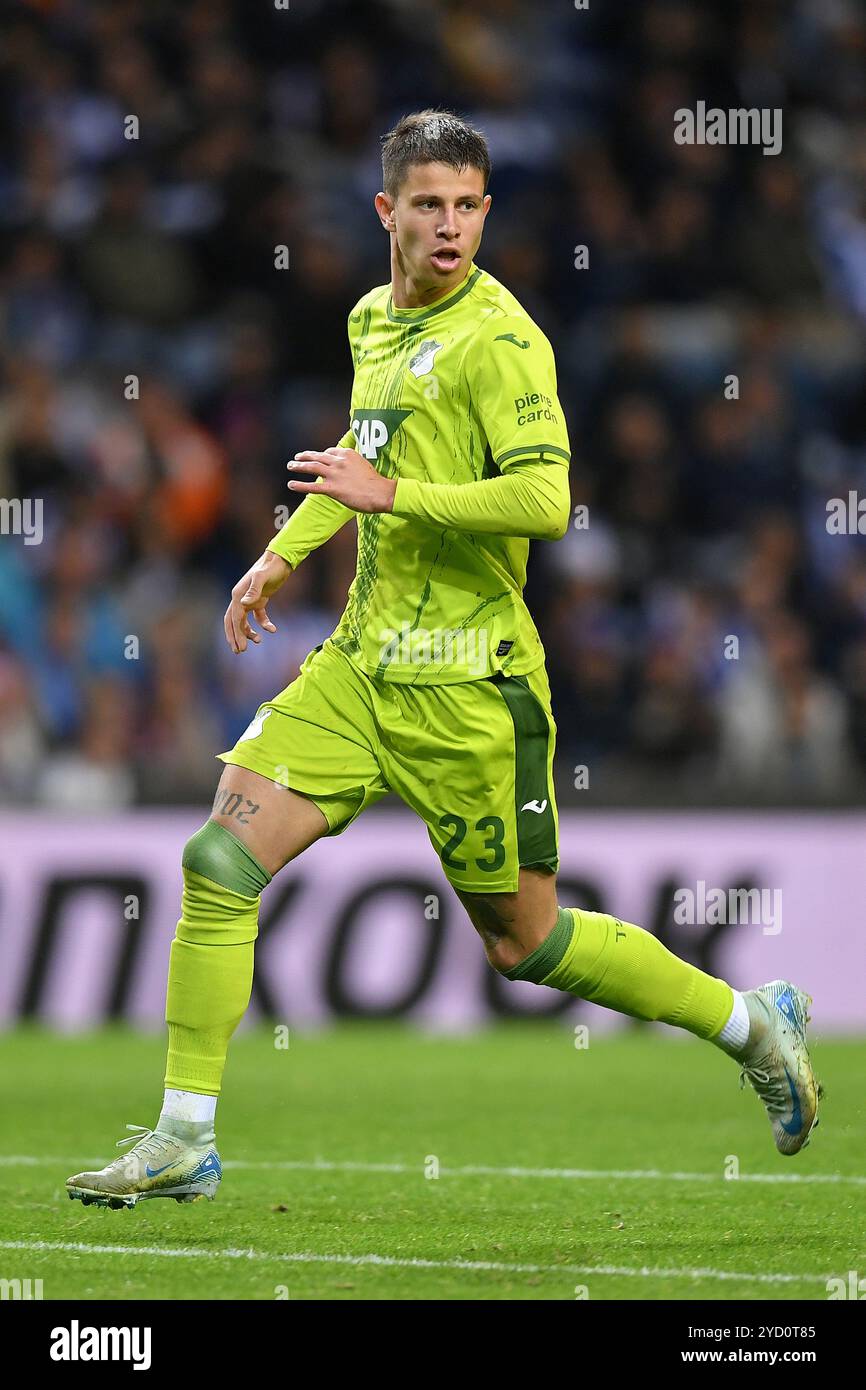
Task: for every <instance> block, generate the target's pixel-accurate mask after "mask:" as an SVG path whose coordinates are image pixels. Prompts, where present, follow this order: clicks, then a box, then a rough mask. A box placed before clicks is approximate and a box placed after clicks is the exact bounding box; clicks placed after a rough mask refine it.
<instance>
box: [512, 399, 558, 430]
mask: <svg viewBox="0 0 866 1390" xmlns="http://www.w3.org/2000/svg"><path fill="white" fill-rule="evenodd" d="M550 406H551V399H550V397H549V396H544V395H542V394H541V392H540V391H530V392H527V394H526V395H525V396H515V398H514V409H515V410H516V411H517V423H518V425H528V424H531V423H532V421H533V420H551V421H552V422H553V423H554V424H556V423H557V415H556V412H555V411H553V410H551V408H550Z"/></svg>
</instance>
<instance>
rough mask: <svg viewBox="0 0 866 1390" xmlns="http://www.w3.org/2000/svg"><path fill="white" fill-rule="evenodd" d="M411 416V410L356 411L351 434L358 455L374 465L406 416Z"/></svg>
mask: <svg viewBox="0 0 866 1390" xmlns="http://www.w3.org/2000/svg"><path fill="white" fill-rule="evenodd" d="M411 414H412V412H411V410H385V409H383V410H356V411H355V413H354V418H353V420H352V433H353V434H354V436H355V448H356V449H357V451H358V453H359V454H361V455H362V456H363V457H364V458H365V459H368V460H369V461H370V463H375V462H376V460H377V459H378V457H379V454H380V453H381V452H382V450H383V449H386V448H387V447H388V445H389V444H390V442H391V440H392V439H393V437H394V435H395V434H396V432H397V430H398V429H399V428H400V426H401V425H402V423H403V421H404V420H405V419H406V417H407V415H411Z"/></svg>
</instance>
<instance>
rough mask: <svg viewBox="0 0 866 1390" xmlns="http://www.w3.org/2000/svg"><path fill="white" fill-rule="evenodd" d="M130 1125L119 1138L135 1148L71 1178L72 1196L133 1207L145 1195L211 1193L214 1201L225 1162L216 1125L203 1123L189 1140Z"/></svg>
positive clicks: (189, 1197) (183, 1198)
mask: <svg viewBox="0 0 866 1390" xmlns="http://www.w3.org/2000/svg"><path fill="white" fill-rule="evenodd" d="M126 1128H127V1129H131V1130H135V1134H134V1135H129V1136H128V1137H127V1138H126V1139H118V1141H117V1147H118V1148H120V1147H121V1145H123V1144H132V1145H133V1148H131V1149H130V1151H129V1153H127V1154H123V1156H122V1157H121V1158H116V1159H115V1160H114V1162H113V1163H109V1164H108V1165H107V1166H106V1167H105V1168H100V1169H99V1170H98V1171H97V1172H94V1173H76V1174H75V1175H74V1176H73V1177H71V1178H67V1179H66V1190H67V1192H68V1193H69V1196H70V1197H71V1198H73V1199H76V1198H77V1199H79V1200H80V1201H81V1202H83V1203H84V1205H85V1206H90V1205H93V1206H97V1207H134V1206H135V1204H136V1202H140V1201H141V1200H142V1199H143V1198H145V1197H174V1199H175V1201H177V1202H194V1201H195V1200H196V1198H198V1197H207V1198H209V1199H210V1200H211V1201H213V1199H214V1197H215V1196H216V1190H217V1187H218V1186H219V1182H220V1178H221V1177H222V1165H221V1163H220V1159H219V1154H218V1153H217V1151H216V1148H215V1147H214V1134H213V1130H212V1129H210V1128H208V1129H203V1130H202V1133H201V1134H200V1135H199V1136H197V1137H196V1138H195V1139H193V1140H188V1139H181V1138H178V1137H177V1136H176V1135H174V1134H168V1133H166V1132H165V1131H163V1130H154V1129H146V1128H145V1127H144V1125H127V1126H126Z"/></svg>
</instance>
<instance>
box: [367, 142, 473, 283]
mask: <svg viewBox="0 0 866 1390" xmlns="http://www.w3.org/2000/svg"><path fill="white" fill-rule="evenodd" d="M380 196H381V197H382V198H383V200H384V201H385V202H386V203H387V205H388V206H389V208H390V220H391V221H392V222H393V227H392V228H391V230H393V232H394V234H395V236H396V239H397V249H398V255H399V258H400V262H401V268H402V270H403V273H404V275H406V277H407V278H409V279H411V280H412V282H413V284H414V286H415V288H416V289H417V290H424V289H430V288H433V287H436V288H438V289H439V290H440V291H441V292H442V293H443V294H444V293H446V292H447V291H448V290H450V289H453V288H454V286H456V285H459V284H460V281H461V280H465V278H466V276H467V274H468V272H469V262H470V261H471V260H472V258H473V256H474V255H475V253H476V251H477V250H478V247H479V245H480V243H481V233H482V230H483V228H484V219H485V217H486V216H487V210H488V208H489V207H490V194H489V193H488V194H486V195H485V193H484V177H483V175H482V173H481V171H480V169H471V168H466V169H463V170H462V172H460V173H458V172H457V171H456V170H455V169H451V168H449V166H448V165H447V164H412V165H410V167H409V169H408V170H407V173H406V177H405V178H404V180H403V183H402V184H401V186H400V191H399V193H398V194H397V198H396V200H393V201H392V200H391V199H389V198H387V196H386V195H380ZM377 204H378V199H377Z"/></svg>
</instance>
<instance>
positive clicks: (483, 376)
mask: <svg viewBox="0 0 866 1390" xmlns="http://www.w3.org/2000/svg"><path fill="white" fill-rule="evenodd" d="M349 343H350V347H351V351H352V360H353V362H354V366H355V379H354V385H353V389H352V404H351V411H350V428H349V430H348V432H347V433H346V434H345V435H344V436H343V438H342V439H341V440H340V444H342V445H344V446H349V447H351V448H354V449H357V451H358V452H359V453H360V454H362V455H363V456H364V457H365V458H366V459H369V461H370V462H371V463H372V464H374V466H375V467H376V468H377V469H378V471H379V472H380V473H382V474H383V475H384V476H385V477H389V478H396V479H397V480H398V481H397V489H396V494H395V497H394V506H393V511H391V512H387V513H356V512H354V511H352V510H351V509H350V508H349V507H345V506H344V505H343V504H342V503H340V502H337V501H335V500H334V499H333V498H330V497H325V496H323V495H322V494H315V493H314V494H310V495H308V496H307V497H305V498H304V501H303V502H302V503H301V505H300V506H299V507H298V508H297V510H296V511H295V512H294V513H293V514H292V516H291V517H290V518H289V520H288V521H287V523H286V525H285V526H284V527H283V528H282V530H281V531H280V532H279V534H278V535H277V536H275V537H274V539H273V540H272V541H270V542H269V544H268V549H269V550H272V551H275V552H276V553H277V554H278V555H282V556H283V557H284V559H286V560H287V561H288V562H289V564H291V565H292V567H296V566H297V565H298V564H300V562H301V561H302V560H303V559H304V557H305V556H306V555H308V554H309V553H310V551H311V550H314V549H315V548H316V547H317V546H319V545H321V544H322V543H323V542H324V541H326V540H328V539H329V537H330V536H332V535H334V533H335V532H336V531H338V530H339V528H340V527H341V526H343V525H344V524H345V523H346V522H347V521H348V520H350V519H351V518H354V517H356V518H357V523H358V563H357V571H356V575H355V579H354V581H353V583H352V586H351V588H350V590H349V595H348V600H347V603H346V608H345V611H344V613H343V616H342V618H341V619H340V622H339V624H338V626H337V628H336V629H335V631H334V633H333V635H332V637H331V638H330V639H329V640H330V641H331V642H333V643H334V644H335V645H337V646H338V647H340V648H341V649H342V650H343V652H345V654H346V655H347V656H349V657H350V658H351V659H352V660H353V661H355V662H356V663H357V664H358V665H359V666H360V667H361V668H362V669H363V670H364V671H366V672H367V673H368V674H369V675H375V676H379V677H382V678H384V679H385V680H392V681H401V682H406V683H417V684H442V683H451V682H457V681H466V680H477V679H478V678H480V677H483V676H488V675H492V674H493V673H494V672H496V671H503V672H504V673H505V674H507V675H523V674H525V673H527V672H528V671H532V670H534V669H535V667H536V666H538V665H539V663H540V662H541V661H542V660H543V658H544V653H543V650H542V646H541V642H540V640H539V637H538V633H537V631H536V629H535V625H534V623H533V622H532V619H531V617H530V615H529V611H528V609H527V607H526V604H525V603H524V600H523V586H524V584H525V582H526V561H527V556H528V552H529V539H530V538H536V537H540V538H546V539H555V538H557V537H560V536H562V535H563V534H564V533H565V530H566V528H567V526H568V521H569V513H570V502H569V489H568V463H569V458H570V452H569V442H568V433H567V430H566V425H565V420H564V418H563V412H562V407H561V405H560V403H559V399H558V397H557V387H556V369H555V364H554V359H553V352H552V350H551V347H550V344H549V342H548V340H547V338H546V337H545V336H544V334H543V333H542V332H541V330H540V329H539V328H538V326H537V325H536V324H535V323H534V322H533V321H532V319H531V318H530V317H529V315H528V314H527V313H526V311H525V310H524V309H523V308H522V307H521V305H520V304H519V303H518V301H517V300H516V299H515V297H514V296H513V295H512V294H511V293H510V291H509V290H507V289H506V288H505V286H504V285H501V284H500V283H499V282H498V281H497V280H495V279H494V278H493V276H492V275H489V274H488V273H487V272H486V271H484V270H481V269H479V268H478V267H477V266H476V265H474V264H473V265H472V266H471V267H470V270H469V274H468V275H467V277H466V279H465V280H464V281H463V282H462V284H460V285H458V286H457V287H456V288H455V289H453V290H451V291H450V292H449V293H448V294H447V295H445V296H443V298H441V299H438V300H436V301H435V303H433V304H430V305H427V306H424V307H422V308H417V309H396V308H395V307H394V304H393V299H392V296H391V287H390V285H381V286H378V287H377V288H376V289H374V290H371V291H370V292H369V293H368V294H366V295H365V296H364V297H363V298H362V299H361V300H360V301H359V302H358V304H356V306H355V308H354V309H353V310H352V313H351V314H350V315H349Z"/></svg>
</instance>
